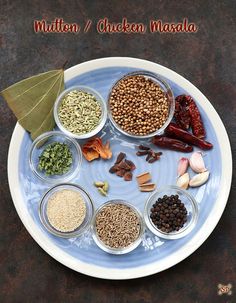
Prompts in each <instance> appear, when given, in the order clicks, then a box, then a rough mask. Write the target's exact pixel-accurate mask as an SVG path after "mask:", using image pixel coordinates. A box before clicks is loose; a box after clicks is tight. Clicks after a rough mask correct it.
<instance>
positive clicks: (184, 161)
mask: <svg viewBox="0 0 236 303" xmlns="http://www.w3.org/2000/svg"><path fill="white" fill-rule="evenodd" d="M188 165H189V160H188V158H181V159H179V162H178V169H177V174H178V177H180V176H182V175H183V174H185V173H186V171H187V169H188Z"/></svg>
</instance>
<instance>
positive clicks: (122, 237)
mask: <svg viewBox="0 0 236 303" xmlns="http://www.w3.org/2000/svg"><path fill="white" fill-rule="evenodd" d="M92 230H93V239H94V241H95V243H96V244H97V245H98V247H100V248H101V249H102V250H104V251H105V252H107V253H110V254H115V255H121V254H126V253H129V252H131V251H132V250H134V249H135V248H137V247H138V246H139V244H140V243H141V241H142V235H143V233H144V223H143V219H142V215H141V213H140V212H139V210H138V209H137V208H136V207H134V206H133V205H132V204H130V203H128V202H126V201H124V200H110V201H108V202H106V203H104V204H102V205H101V206H100V207H99V208H98V209H97V210H96V212H95V214H94V217H93V221H92Z"/></svg>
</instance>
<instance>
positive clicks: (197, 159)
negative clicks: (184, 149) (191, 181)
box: [189, 151, 206, 173]
mask: <svg viewBox="0 0 236 303" xmlns="http://www.w3.org/2000/svg"><path fill="white" fill-rule="evenodd" d="M189 164H190V167H191V168H192V170H193V171H195V172H196V173H203V172H204V171H206V167H205V164H204V161H203V157H202V153H201V152H200V151H198V152H194V153H193V154H192V155H191V157H190V159H189Z"/></svg>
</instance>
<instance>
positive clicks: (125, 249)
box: [92, 199, 144, 255]
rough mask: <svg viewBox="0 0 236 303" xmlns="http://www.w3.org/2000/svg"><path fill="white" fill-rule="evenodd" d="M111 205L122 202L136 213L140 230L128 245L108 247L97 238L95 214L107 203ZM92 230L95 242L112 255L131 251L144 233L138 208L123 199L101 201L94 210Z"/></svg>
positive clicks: (137, 244)
mask: <svg viewBox="0 0 236 303" xmlns="http://www.w3.org/2000/svg"><path fill="white" fill-rule="evenodd" d="M110 204H111V205H112V204H123V205H126V206H128V207H130V208H131V209H132V210H133V211H134V212H135V214H136V215H137V217H138V219H139V224H140V231H139V235H138V238H137V239H136V240H135V241H134V242H133V243H131V244H130V245H128V246H126V247H122V248H114V247H110V246H107V245H105V244H104V242H102V240H101V239H100V238H99V236H98V234H97V229H96V216H97V215H98V214H99V213H100V212H101V210H102V209H103V208H104V207H106V206H108V205H110ZM92 230H93V239H94V241H95V243H96V244H97V245H98V247H100V248H101V249H102V250H104V251H105V252H107V253H110V254H114V255H122V254H126V253H129V252H131V251H132V250H134V249H135V248H136V247H138V246H139V244H140V243H141V241H142V236H143V233H144V222H143V218H142V215H141V213H140V212H139V210H138V209H137V208H136V207H134V206H133V205H132V204H130V203H128V202H126V201H124V200H118V199H116V200H110V201H107V202H106V203H103V204H102V205H101V206H100V207H99V208H98V209H97V210H96V211H95V214H94V216H93V220H92Z"/></svg>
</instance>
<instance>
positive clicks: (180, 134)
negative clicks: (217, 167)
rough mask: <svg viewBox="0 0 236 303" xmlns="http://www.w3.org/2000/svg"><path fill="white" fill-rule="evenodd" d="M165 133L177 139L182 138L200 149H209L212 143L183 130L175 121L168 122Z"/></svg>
mask: <svg viewBox="0 0 236 303" xmlns="http://www.w3.org/2000/svg"><path fill="white" fill-rule="evenodd" d="M165 133H166V134H167V135H168V136H170V137H171V138H176V139H178V140H182V141H184V142H186V143H188V144H192V145H195V146H197V147H199V148H201V149H206V150H207V149H211V148H212V147H213V145H212V144H211V143H210V142H207V141H204V140H202V139H200V138H198V137H196V136H194V135H193V134H191V133H189V132H187V131H186V130H183V129H182V128H180V127H179V126H178V125H177V124H175V123H170V124H169V125H168V126H167V128H166V130H165Z"/></svg>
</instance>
